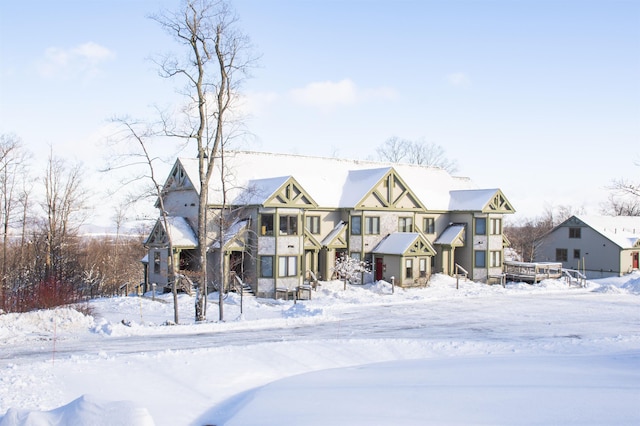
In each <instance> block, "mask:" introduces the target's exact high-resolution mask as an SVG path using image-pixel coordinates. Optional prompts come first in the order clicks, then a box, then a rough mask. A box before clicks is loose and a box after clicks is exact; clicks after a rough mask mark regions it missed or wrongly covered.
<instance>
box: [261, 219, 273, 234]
mask: <svg viewBox="0 0 640 426" xmlns="http://www.w3.org/2000/svg"><path fill="white" fill-rule="evenodd" d="M260 235H262V236H267V235H273V214H261V215H260Z"/></svg>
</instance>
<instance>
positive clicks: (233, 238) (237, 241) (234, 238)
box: [211, 219, 249, 249]
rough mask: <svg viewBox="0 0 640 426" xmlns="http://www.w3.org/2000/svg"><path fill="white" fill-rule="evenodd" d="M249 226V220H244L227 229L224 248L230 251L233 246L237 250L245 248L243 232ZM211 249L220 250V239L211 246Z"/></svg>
mask: <svg viewBox="0 0 640 426" xmlns="http://www.w3.org/2000/svg"><path fill="white" fill-rule="evenodd" d="M248 226H249V220H248V219H243V220H238V221H236V222H234V223H233V224H232V225H231V226H230V227H229V228H227V229H226V230H225V232H224V244H223V248H224V249H228V248H230V247H231V246H234V245H235V247H237V248H240V249H242V248H244V244H245V241H244V239H243V238H242V236H243V232H244V231H245V230H246V229H247V227H248ZM211 248H214V249H219V248H220V239H219V238H218V239H217V240H215V241H214V242H213V243H212V244H211Z"/></svg>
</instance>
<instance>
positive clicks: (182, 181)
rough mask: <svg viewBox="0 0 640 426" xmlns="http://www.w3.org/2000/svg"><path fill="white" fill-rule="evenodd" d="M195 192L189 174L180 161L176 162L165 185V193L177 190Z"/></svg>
mask: <svg viewBox="0 0 640 426" xmlns="http://www.w3.org/2000/svg"><path fill="white" fill-rule="evenodd" d="M184 189H188V190H193V189H195V187H194V186H193V183H192V182H191V179H189V174H188V173H187V171H186V170H185V168H184V166H183V165H182V163H181V162H180V161H176V163H175V164H174V165H173V169H171V173H169V177H168V178H167V181H166V182H165V184H164V190H165V191H172V190H173V191H176V190H184Z"/></svg>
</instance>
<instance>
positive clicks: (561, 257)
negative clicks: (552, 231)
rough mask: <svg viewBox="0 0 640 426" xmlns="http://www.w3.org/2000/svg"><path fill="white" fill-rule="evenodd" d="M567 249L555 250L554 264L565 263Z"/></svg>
mask: <svg viewBox="0 0 640 426" xmlns="http://www.w3.org/2000/svg"><path fill="white" fill-rule="evenodd" d="M567 256H568V255H567V249H565V248H559V249H556V262H566V261H567Z"/></svg>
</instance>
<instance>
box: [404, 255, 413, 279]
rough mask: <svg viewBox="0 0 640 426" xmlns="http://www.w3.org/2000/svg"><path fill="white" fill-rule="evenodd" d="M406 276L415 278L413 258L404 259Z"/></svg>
mask: <svg viewBox="0 0 640 426" xmlns="http://www.w3.org/2000/svg"><path fill="white" fill-rule="evenodd" d="M404 277H405V278H413V259H406V260H405V261H404Z"/></svg>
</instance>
